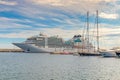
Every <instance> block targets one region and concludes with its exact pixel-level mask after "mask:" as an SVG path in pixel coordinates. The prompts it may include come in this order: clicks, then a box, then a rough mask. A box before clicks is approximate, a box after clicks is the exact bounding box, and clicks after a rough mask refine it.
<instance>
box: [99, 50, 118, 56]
mask: <svg viewBox="0 0 120 80" xmlns="http://www.w3.org/2000/svg"><path fill="white" fill-rule="evenodd" d="M100 54H101V55H102V56H103V57H116V56H117V55H116V53H115V51H112V50H109V51H100Z"/></svg>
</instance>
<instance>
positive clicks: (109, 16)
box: [99, 12, 118, 19]
mask: <svg viewBox="0 0 120 80" xmlns="http://www.w3.org/2000/svg"><path fill="white" fill-rule="evenodd" d="M99 16H100V17H101V18H106V19H117V18H118V14H107V13H103V12H102V13H100V14H99Z"/></svg>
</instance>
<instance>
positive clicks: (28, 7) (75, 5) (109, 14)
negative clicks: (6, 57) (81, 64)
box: [0, 0, 120, 48]
mask: <svg viewBox="0 0 120 80" xmlns="http://www.w3.org/2000/svg"><path fill="white" fill-rule="evenodd" d="M96 10H99V28H100V44H101V45H100V46H101V47H102V48H112V47H117V46H120V17H119V16H120V1H119V0H0V44H1V45H0V48H14V46H13V45H12V44H11V43H12V42H23V41H25V39H26V38H27V37H30V36H33V35H37V34H39V33H40V32H42V33H44V34H46V35H48V36H53V35H59V36H60V37H63V38H65V39H69V38H72V36H73V35H75V34H82V31H83V27H84V26H85V23H86V12H87V11H89V12H90V17H89V19H90V29H91V30H90V31H91V33H92V31H93V30H94V29H93V26H94V22H95V16H96V15H95V12H96Z"/></svg>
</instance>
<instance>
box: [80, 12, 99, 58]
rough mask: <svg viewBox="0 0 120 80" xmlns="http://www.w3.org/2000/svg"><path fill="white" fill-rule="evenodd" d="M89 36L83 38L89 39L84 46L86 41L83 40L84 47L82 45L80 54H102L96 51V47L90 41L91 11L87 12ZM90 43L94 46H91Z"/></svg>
mask: <svg viewBox="0 0 120 80" xmlns="http://www.w3.org/2000/svg"><path fill="white" fill-rule="evenodd" d="M86 34H87V37H86V38H85V39H83V40H86V39H87V46H86V47H84V43H85V41H83V47H82V51H81V52H78V53H79V55H80V56H100V54H99V53H98V52H97V51H95V49H94V48H95V47H94V46H93V45H92V44H91V43H90V41H89V12H87V32H86ZM90 44H91V45H92V46H90Z"/></svg>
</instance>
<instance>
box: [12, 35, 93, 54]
mask: <svg viewBox="0 0 120 80" xmlns="http://www.w3.org/2000/svg"><path fill="white" fill-rule="evenodd" d="M13 44H14V45H15V46H17V47H19V48H21V49H22V50H23V51H24V52H28V53H50V52H55V51H69V52H77V51H78V48H79V50H80V49H82V48H81V47H82V39H81V35H75V36H74V37H73V38H71V39H70V40H68V41H65V40H64V39H63V38H60V37H58V36H51V37H48V36H47V35H44V34H42V33H40V34H39V35H37V36H32V37H29V38H27V39H26V41H24V42H22V43H13ZM78 45H79V46H78ZM90 46H91V47H92V45H91V44H90ZM84 47H87V46H84ZM86 49H87V48H86ZM80 51H81V50H80Z"/></svg>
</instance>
